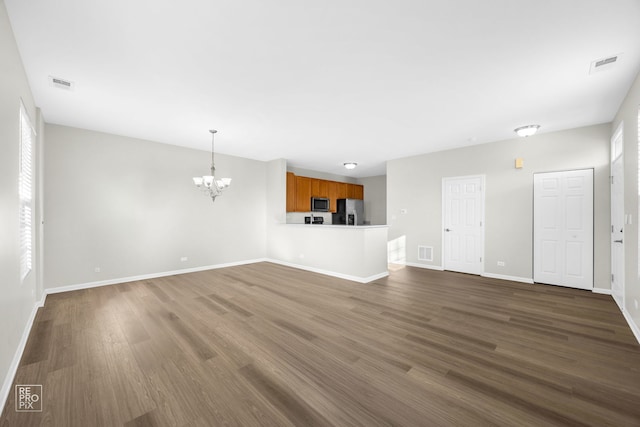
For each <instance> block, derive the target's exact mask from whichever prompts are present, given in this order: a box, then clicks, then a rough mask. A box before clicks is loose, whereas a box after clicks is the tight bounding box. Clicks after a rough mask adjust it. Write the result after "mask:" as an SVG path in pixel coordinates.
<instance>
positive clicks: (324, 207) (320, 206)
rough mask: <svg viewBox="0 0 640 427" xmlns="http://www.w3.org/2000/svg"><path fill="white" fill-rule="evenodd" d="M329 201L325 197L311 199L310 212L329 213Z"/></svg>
mask: <svg viewBox="0 0 640 427" xmlns="http://www.w3.org/2000/svg"><path fill="white" fill-rule="evenodd" d="M329 207H330V206H329V199H327V198H326V197H312V198H311V212H329Z"/></svg>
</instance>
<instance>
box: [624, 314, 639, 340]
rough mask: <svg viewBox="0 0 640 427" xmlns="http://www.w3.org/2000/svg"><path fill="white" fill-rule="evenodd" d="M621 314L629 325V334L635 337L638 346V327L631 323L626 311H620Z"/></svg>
mask: <svg viewBox="0 0 640 427" xmlns="http://www.w3.org/2000/svg"><path fill="white" fill-rule="evenodd" d="M622 314H623V316H624V318H625V320H626V321H627V323H628V324H629V327H630V328H631V332H633V335H634V336H635V337H636V341H638V344H640V327H639V326H638V325H637V324H636V322H634V321H633V317H631V315H630V314H629V312H628V311H627V310H622Z"/></svg>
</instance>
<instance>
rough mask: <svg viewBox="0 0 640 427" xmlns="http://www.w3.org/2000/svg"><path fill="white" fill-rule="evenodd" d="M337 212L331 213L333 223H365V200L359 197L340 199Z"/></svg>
mask: <svg viewBox="0 0 640 427" xmlns="http://www.w3.org/2000/svg"><path fill="white" fill-rule="evenodd" d="M336 205H337V206H336V210H337V211H336V213H334V214H333V215H331V223H332V224H344V225H363V224H364V202H363V201H362V200H359V199H338V200H337V203H336Z"/></svg>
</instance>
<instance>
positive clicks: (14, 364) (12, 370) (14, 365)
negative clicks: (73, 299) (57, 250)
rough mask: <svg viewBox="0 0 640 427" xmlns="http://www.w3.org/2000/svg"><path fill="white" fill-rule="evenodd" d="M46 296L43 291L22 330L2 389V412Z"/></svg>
mask: <svg viewBox="0 0 640 427" xmlns="http://www.w3.org/2000/svg"><path fill="white" fill-rule="evenodd" d="M46 298H47V295H46V294H45V293H43V294H42V298H41V299H40V301H36V302H35V303H34V305H33V309H31V314H29V318H28V319H27V324H26V325H25V327H24V330H23V331H22V337H20V342H19V343H18V348H16V352H15V353H14V355H13V359H12V360H11V364H10V365H9V369H8V370H7V375H6V376H5V377H4V383H3V384H2V389H0V412H2V410H3V409H4V407H5V405H6V404H7V399H8V398H9V394H10V393H11V384H13V380H14V379H15V377H16V373H17V372H18V366H19V365H20V359H22V354H23V353H24V349H25V347H26V346H27V339H29V334H30V333H31V328H32V327H33V322H34V321H35V320H36V314H37V313H38V309H39V308H40V307H43V306H44V301H45V299H46Z"/></svg>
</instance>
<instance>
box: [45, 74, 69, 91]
mask: <svg viewBox="0 0 640 427" xmlns="http://www.w3.org/2000/svg"><path fill="white" fill-rule="evenodd" d="M49 85H51V86H53V87H57V88H59V89H64V90H73V89H74V87H75V84H74V83H73V82H72V81H69V80H65V79H61V78H58V77H53V76H49Z"/></svg>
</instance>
